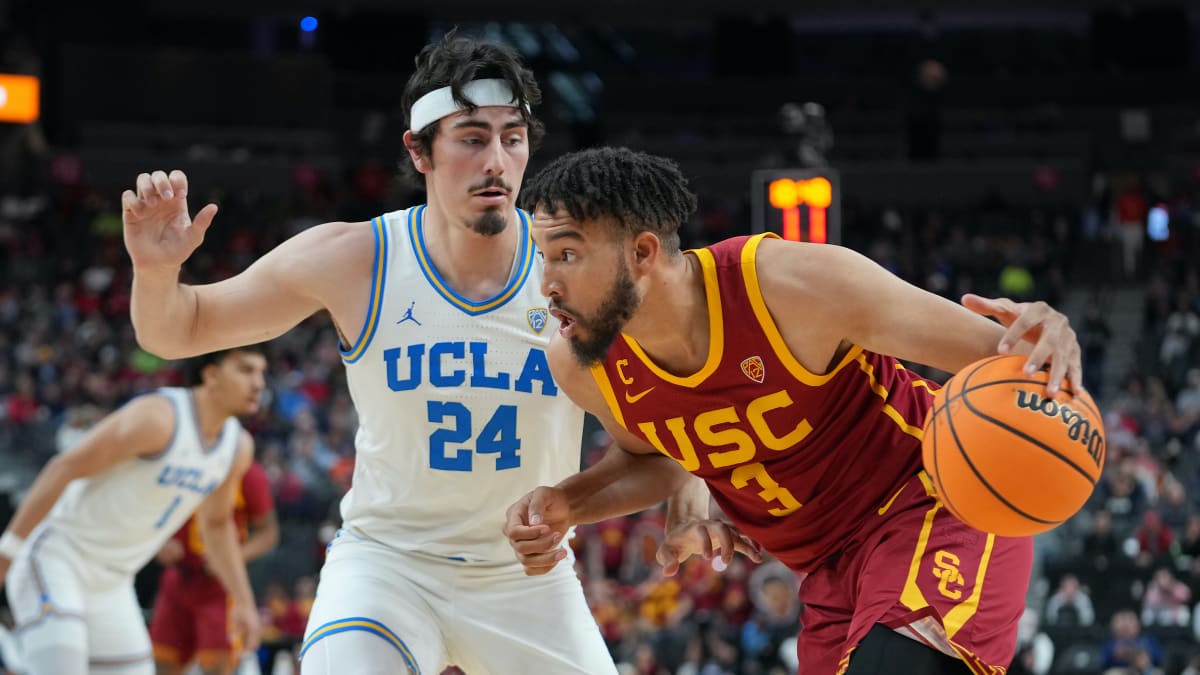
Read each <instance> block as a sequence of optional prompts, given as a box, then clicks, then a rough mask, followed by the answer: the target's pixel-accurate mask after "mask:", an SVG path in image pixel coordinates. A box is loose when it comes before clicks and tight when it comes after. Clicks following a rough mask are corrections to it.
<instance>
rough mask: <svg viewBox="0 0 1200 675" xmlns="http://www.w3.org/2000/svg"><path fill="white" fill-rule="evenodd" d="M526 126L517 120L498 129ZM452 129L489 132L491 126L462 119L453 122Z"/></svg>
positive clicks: (523, 122)
mask: <svg viewBox="0 0 1200 675" xmlns="http://www.w3.org/2000/svg"><path fill="white" fill-rule="evenodd" d="M528 126H529V123H527V122H526V121H525V120H522V119H517V120H512V121H511V122H508V123H506V124H504V126H502V127H500V129H501V130H502V131H506V130H508V129H523V128H525V127H528ZM453 128H454V129H483V130H484V131H491V130H492V125H491V124H488V123H487V122H484V121H483V120H478V119H472V118H467V119H463V120H459V121H457V122H455V123H454V126H453Z"/></svg>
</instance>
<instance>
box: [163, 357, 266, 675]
mask: <svg viewBox="0 0 1200 675" xmlns="http://www.w3.org/2000/svg"><path fill="white" fill-rule="evenodd" d="M197 364H198V366H199V368H198V370H200V371H202V370H203V368H204V366H205V365H207V357H201V358H200V359H198V360H197ZM197 379H198V373H197ZM233 516H234V520H235V522H236V523H237V528H238V536H239V538H240V540H241V542H242V556H243V557H244V558H245V560H246V562H250V561H251V560H254V559H256V558H259V557H261V556H263V555H265V554H266V553H268V552H269V551H271V550H272V549H274V548H275V546H276V545H278V544H279V522H278V521H277V520H276V518H275V501H274V499H273V498H272V497H271V486H270V484H269V483H268V481H267V474H266V472H265V471H264V470H263V467H262V465H261V464H259V463H258V462H257V461H254V462H252V463H251V464H250V468H249V469H247V470H246V473H245V475H244V476H243V477H242V481H241V483H240V485H239V486H238V493H237V497H236V501H235V504H234V510H233ZM158 561H159V562H161V563H162V564H163V565H164V569H163V573H162V577H161V578H160V579H159V583H158V594H157V595H156V596H155V600H154V614H153V616H152V617H151V620H150V640H151V642H152V643H153V645H154V662H155V666H156V668H157V671H158V673H159V675H175V674H177V673H182V672H184V670H185V669H186V668H187V666H188V665H189V664H191V663H192V662H193V661H194V662H195V663H196V664H197V665H198V666H199V667H200V669H201V671H203V672H204V673H205V675H217V674H222V673H226V674H227V673H232V672H233V671H234V670H235V669H236V667H237V664H238V662H239V660H240V657H241V650H242V645H240V644H236V641H233V640H231V639H230V635H229V634H230V631H229V598H228V595H227V594H226V593H225V589H224V587H222V586H221V583H220V581H218V580H217V578H216V577H214V576H213V575H212V573H211V572H210V571H209V568H208V565H207V563H206V562H205V558H204V541H203V540H202V539H201V537H200V527H199V524H198V523H197V522H196V519H195V518H191V519H189V520H188V521H187V523H185V524H184V525H183V527H181V528H179V530H178V531H177V532H175V534H174V535H173V536H172V537H171V538H170V539H168V540H167V543H166V544H164V545H163V547H162V549H160V550H159V552H158Z"/></svg>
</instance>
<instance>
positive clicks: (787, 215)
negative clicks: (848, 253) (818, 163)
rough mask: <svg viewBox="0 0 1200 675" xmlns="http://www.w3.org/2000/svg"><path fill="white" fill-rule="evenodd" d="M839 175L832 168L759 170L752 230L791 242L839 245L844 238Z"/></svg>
mask: <svg viewBox="0 0 1200 675" xmlns="http://www.w3.org/2000/svg"><path fill="white" fill-rule="evenodd" d="M840 196H841V195H840V190H839V186H838V175H837V172H836V171H833V170H831V169H796V170H786V169H784V170H770V171H756V172H755V173H754V177H753V179H752V184H751V206H752V218H753V222H752V223H751V226H752V229H753V231H754V232H755V233H758V232H766V231H770V232H775V233H777V234H779V235H780V236H782V237H783V238H784V239H788V240H791V241H811V242H815V243H819V244H826V243H831V244H836V243H838V242H839V241H840V239H841V236H840V235H841V209H840Z"/></svg>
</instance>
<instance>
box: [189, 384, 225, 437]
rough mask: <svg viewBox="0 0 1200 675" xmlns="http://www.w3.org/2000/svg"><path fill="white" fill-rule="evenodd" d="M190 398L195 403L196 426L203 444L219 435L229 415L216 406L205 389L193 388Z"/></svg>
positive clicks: (211, 396) (211, 395)
mask: <svg viewBox="0 0 1200 675" xmlns="http://www.w3.org/2000/svg"><path fill="white" fill-rule="evenodd" d="M192 397H193V400H194V401H195V402H196V426H197V427H199V430H200V436H201V437H202V438H203V439H204V442H205V443H209V442H211V441H213V440H215V439H216V438H217V436H220V435H221V428H222V427H224V426H225V420H227V419H229V417H230V416H231V413H230V412H229V411H228V410H226V409H224V408H223V407H221V406H220V405H218V404H217V401H216V399H215V397H214V396H213V394H212V392H211V391H209V390H208V389H207V388H205V387H193V388H192Z"/></svg>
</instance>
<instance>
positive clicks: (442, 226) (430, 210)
mask: <svg viewBox="0 0 1200 675" xmlns="http://www.w3.org/2000/svg"><path fill="white" fill-rule="evenodd" d="M507 215H508V217H509V223H508V227H507V228H505V230H504V231H503V232H501V233H500V234H497V235H495V236H486V235H482V234H479V233H478V232H476V231H475V230H473V229H471V227H470V226H469V225H467V224H466V223H463V222H460V221H457V220H454V219H453V218H452V217H448V215H447V213H446V212H445V211H443V210H442V209H440V208H438V207H437V204H435V203H433V202H432V201H430V203H429V206H428V207H426V209H425V213H424V214H423V216H422V222H421V231H422V233H423V236H424V239H425V250H426V253H428V255H429V257H430V260H431V262H432V263H433V266H434V267H435V268H437V271H438V274H439V275H441V277H442V280H443V281H445V282H446V284H447V285H449V286H450V288H452V289H453V290H454V291H455V292H456V293H458V294H459V295H462V296H463V297H465V298H467V299H468V300H473V301H476V302H478V301H481V300H487V299H489V298H492V297H495V296H496V295H497V294H498V293H500V291H502V290H504V286H505V285H506V284H507V283H508V279H509V275H510V273H511V271H512V265H513V257H514V256H515V255H516V253H517V236H518V233H519V232H520V230H521V228H520V225H519V223H516V222H514V219H515V218H516V217H517V216H516V213H515V211H514V212H511V213H509V214H507Z"/></svg>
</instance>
